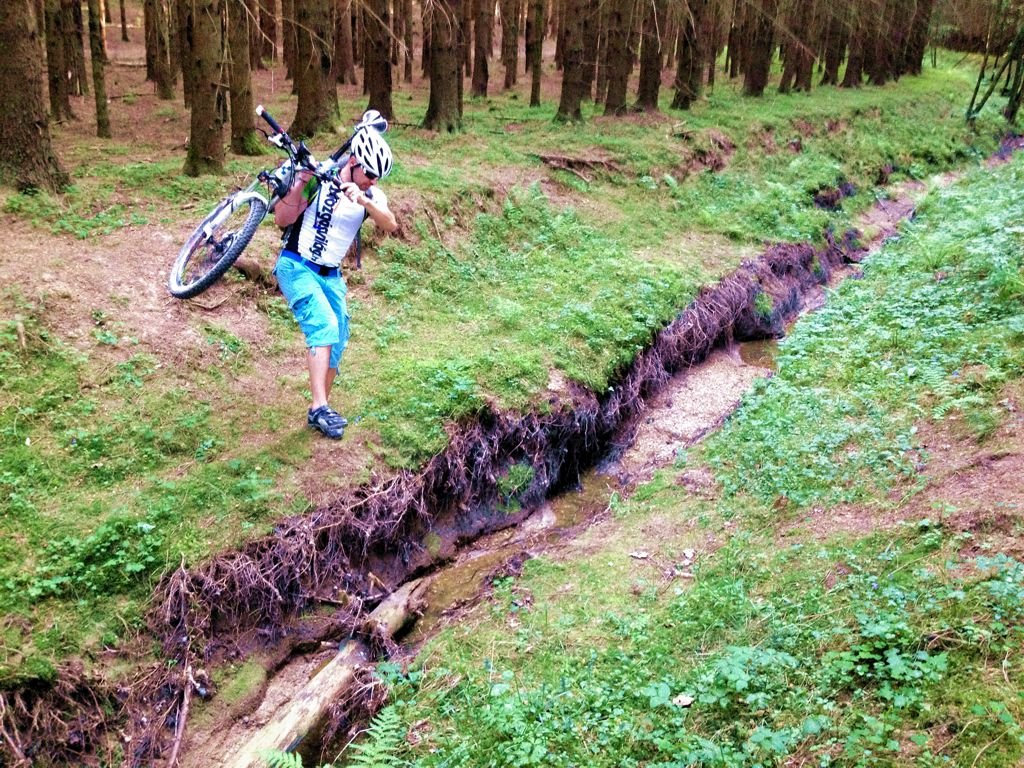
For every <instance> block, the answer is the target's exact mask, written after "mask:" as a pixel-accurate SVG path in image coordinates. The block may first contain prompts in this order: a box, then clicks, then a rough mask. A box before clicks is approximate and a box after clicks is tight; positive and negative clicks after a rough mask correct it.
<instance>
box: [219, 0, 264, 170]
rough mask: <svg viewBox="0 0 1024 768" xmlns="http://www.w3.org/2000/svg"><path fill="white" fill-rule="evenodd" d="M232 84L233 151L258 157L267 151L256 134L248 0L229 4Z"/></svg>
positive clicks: (230, 0) (250, 19)
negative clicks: (250, 65) (250, 66)
mask: <svg viewBox="0 0 1024 768" xmlns="http://www.w3.org/2000/svg"><path fill="white" fill-rule="evenodd" d="M226 11H227V28H228V53H229V55H230V61H229V66H230V70H229V82H230V89H231V151H232V152H234V153H235V154H238V155H258V154H260V153H261V152H262V151H263V146H262V143H261V142H260V140H259V137H258V135H257V133H256V128H255V117H253V115H254V114H255V112H256V103H255V101H254V100H253V95H252V70H251V69H250V68H249V62H250V61H251V58H250V56H249V41H250V40H251V39H252V37H251V35H250V34H249V30H250V28H251V27H256V26H257V24H256V23H255V19H253V18H252V16H251V15H250V13H249V8H248V6H247V5H246V3H245V0H227V7H226Z"/></svg>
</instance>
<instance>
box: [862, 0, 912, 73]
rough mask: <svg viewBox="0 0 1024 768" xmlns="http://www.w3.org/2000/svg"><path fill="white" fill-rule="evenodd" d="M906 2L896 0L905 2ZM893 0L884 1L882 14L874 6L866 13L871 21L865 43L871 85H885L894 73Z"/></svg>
mask: <svg viewBox="0 0 1024 768" xmlns="http://www.w3.org/2000/svg"><path fill="white" fill-rule="evenodd" d="M903 1H904V0H896V2H903ZM892 3H893V0H883V1H882V7H881V13H879V12H878V10H877V5H876V4H873V8H872V10H873V11H874V12H871V11H867V9H866V8H863V7H862V10H864V11H866V13H865V19H867V20H870V26H869V27H868V30H867V33H866V37H865V41H866V45H865V50H864V54H865V59H864V71H865V72H866V73H867V76H868V83H869V84H870V85H885V84H886V83H887V82H888V81H889V78H890V76H891V73H892V53H893V52H892V48H891V46H890V42H889V39H888V38H889V35H890V34H891V33H892V31H893V30H892V21H893V7H892Z"/></svg>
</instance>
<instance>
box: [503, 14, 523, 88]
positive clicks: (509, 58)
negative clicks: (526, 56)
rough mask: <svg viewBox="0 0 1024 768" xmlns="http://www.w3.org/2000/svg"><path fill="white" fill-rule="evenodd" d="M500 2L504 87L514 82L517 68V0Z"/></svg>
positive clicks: (508, 86)
mask: <svg viewBox="0 0 1024 768" xmlns="http://www.w3.org/2000/svg"><path fill="white" fill-rule="evenodd" d="M499 1H500V3H501V64H502V66H503V67H504V68H505V88H506V89H508V88H511V87H512V86H513V85H515V84H516V72H517V70H518V68H519V5H520V4H519V0H499Z"/></svg>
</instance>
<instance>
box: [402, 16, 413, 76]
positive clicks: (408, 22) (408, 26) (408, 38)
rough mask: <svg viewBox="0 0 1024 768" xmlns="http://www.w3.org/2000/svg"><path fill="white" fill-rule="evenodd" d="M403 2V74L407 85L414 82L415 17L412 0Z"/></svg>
mask: <svg viewBox="0 0 1024 768" xmlns="http://www.w3.org/2000/svg"><path fill="white" fill-rule="evenodd" d="M401 2H402V15H403V16H405V28H404V32H405V39H404V41H403V42H404V43H405V54H404V56H403V58H404V59H405V67H404V70H403V72H402V81H403V82H406V83H411V82H412V64H413V61H412V58H413V57H412V42H413V41H412V26H413V15H412V0H401Z"/></svg>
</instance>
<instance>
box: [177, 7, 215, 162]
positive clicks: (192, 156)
mask: <svg viewBox="0 0 1024 768" xmlns="http://www.w3.org/2000/svg"><path fill="white" fill-rule="evenodd" d="M189 4H190V5H191V7H192V14H193V15H192V47H191V54H192V58H191V60H189V61H186V62H184V63H185V66H188V67H191V68H192V83H193V91H192V120H191V127H190V132H189V141H188V154H187V156H186V158H185V167H184V168H183V169H182V172H183V173H184V174H185V175H186V176H201V175H203V174H207V173H216V174H219V173H223V172H224V138H223V136H224V130H223V119H222V117H221V109H220V107H219V104H218V102H219V101H221V100H222V99H223V96H222V94H221V90H222V88H223V85H222V83H221V65H222V60H223V48H224V41H223V37H222V32H221V30H222V23H221V17H222V12H223V6H222V4H221V0H190V2H189Z"/></svg>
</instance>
